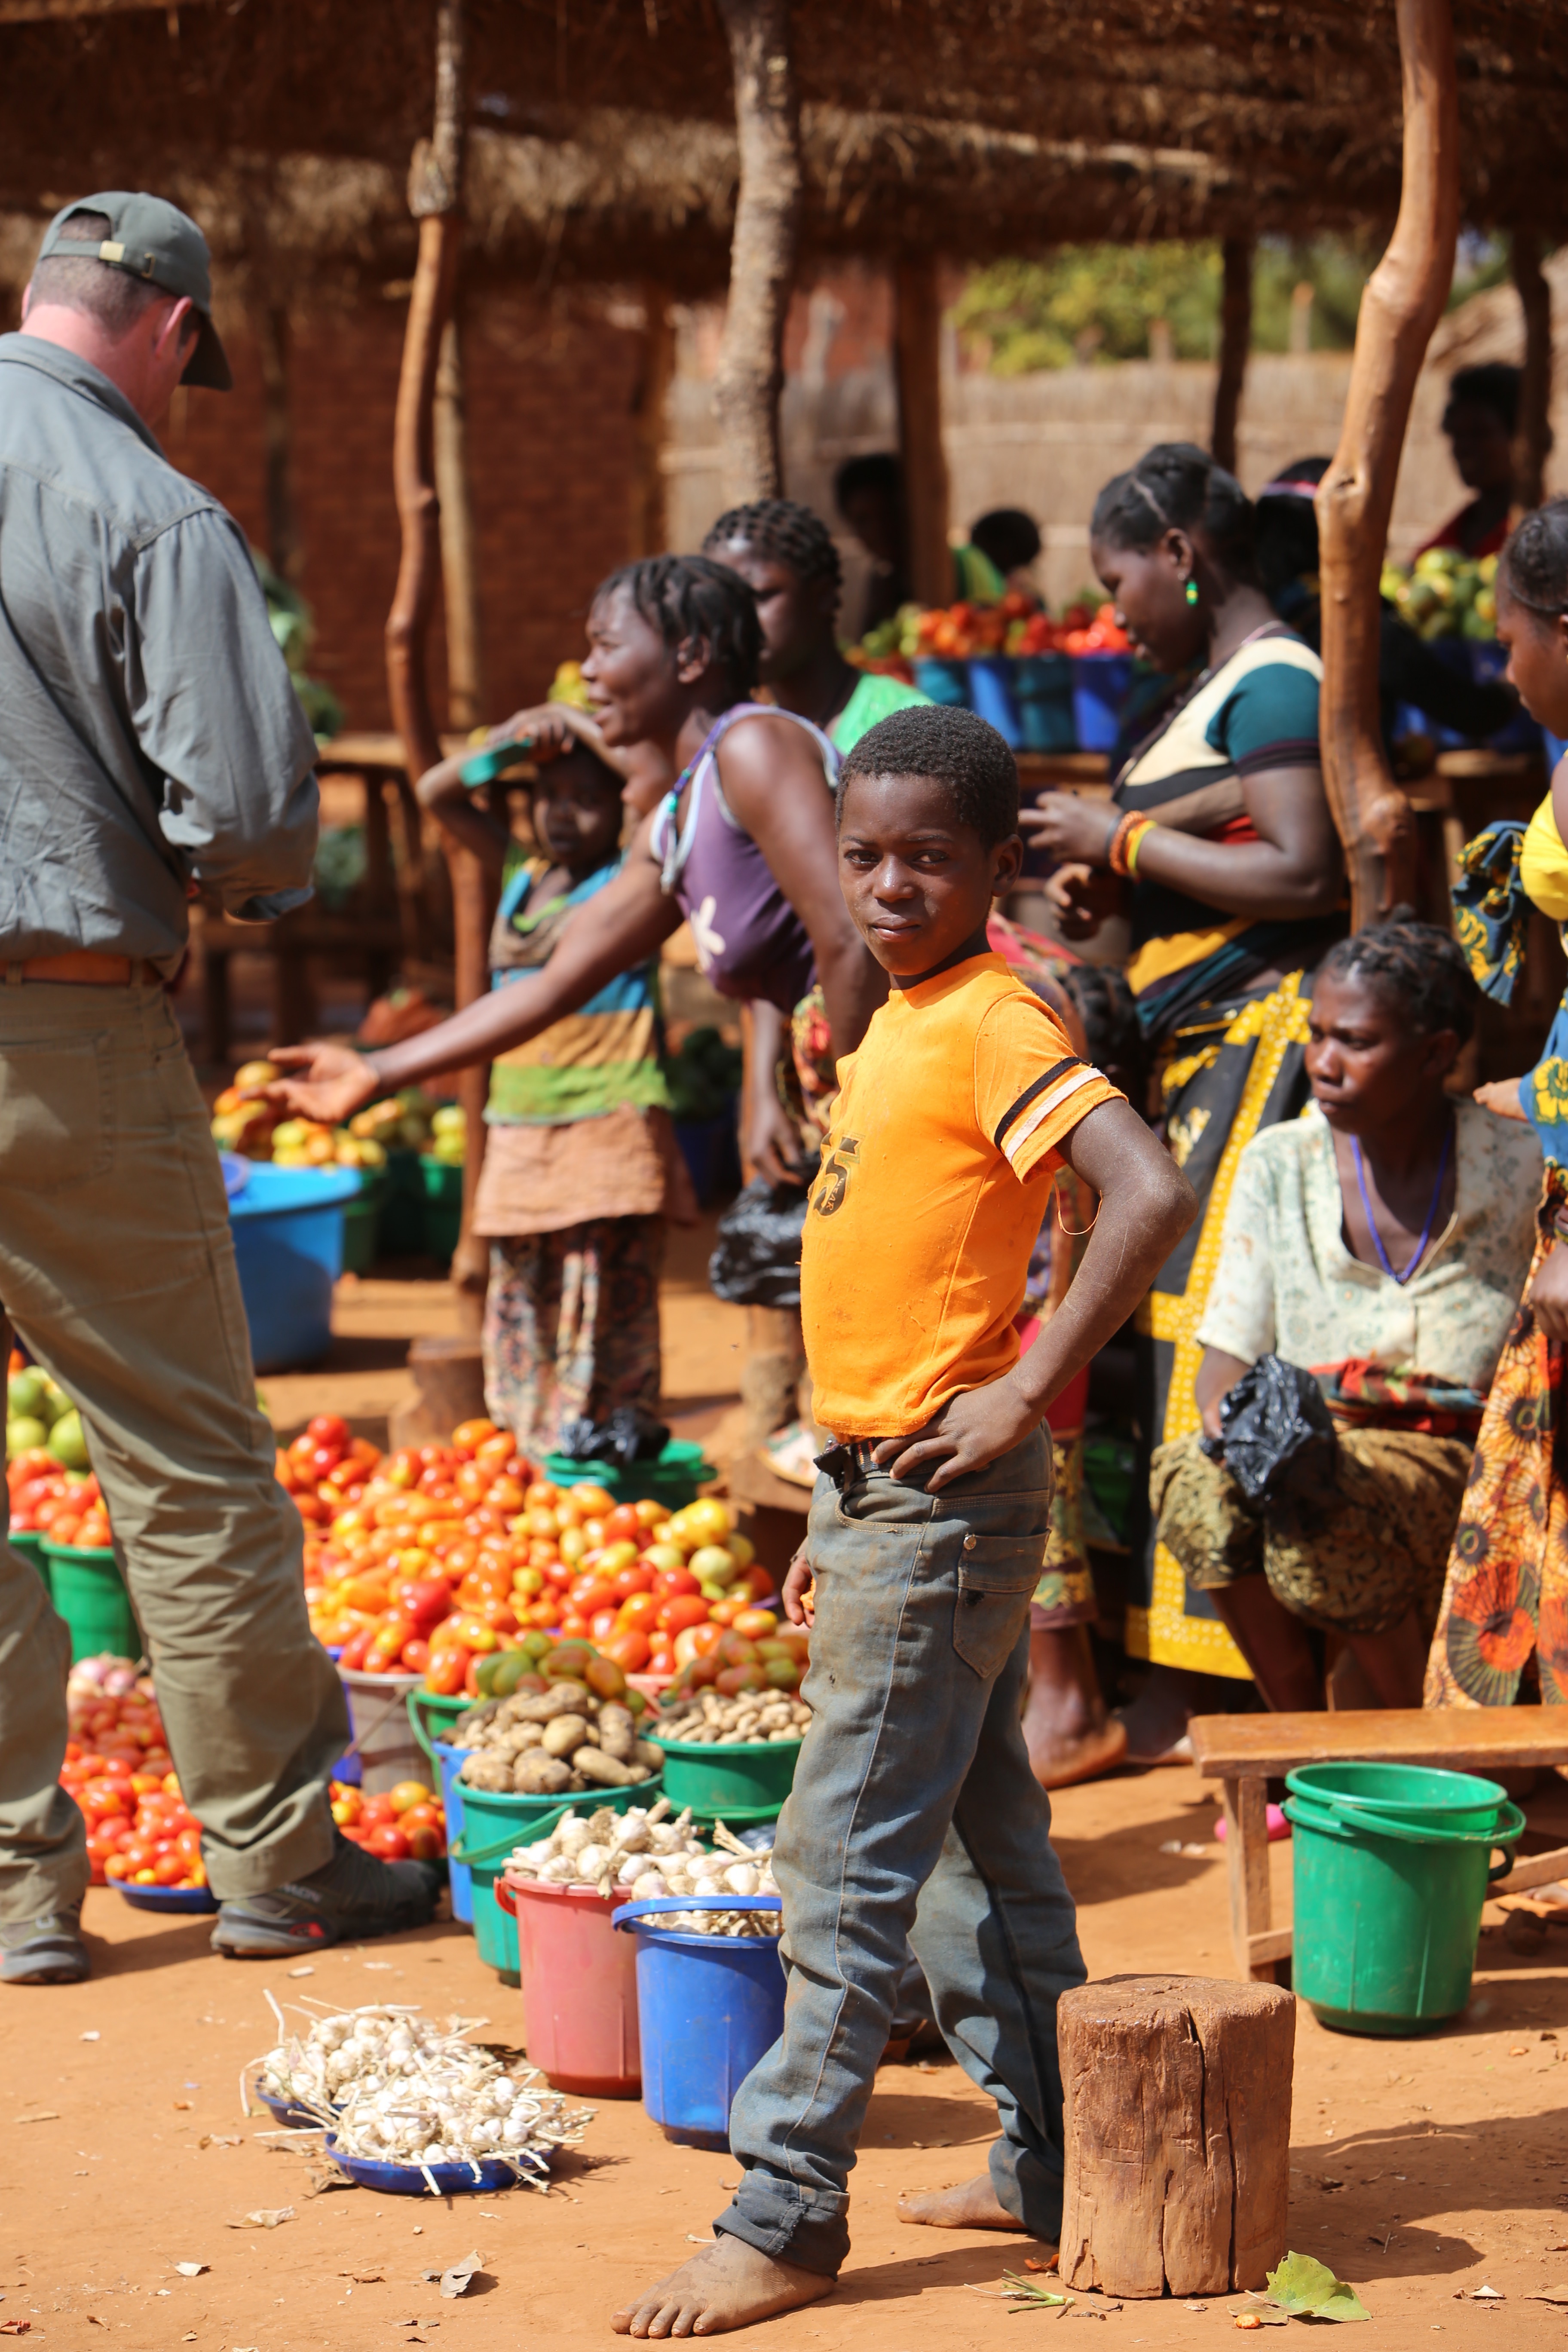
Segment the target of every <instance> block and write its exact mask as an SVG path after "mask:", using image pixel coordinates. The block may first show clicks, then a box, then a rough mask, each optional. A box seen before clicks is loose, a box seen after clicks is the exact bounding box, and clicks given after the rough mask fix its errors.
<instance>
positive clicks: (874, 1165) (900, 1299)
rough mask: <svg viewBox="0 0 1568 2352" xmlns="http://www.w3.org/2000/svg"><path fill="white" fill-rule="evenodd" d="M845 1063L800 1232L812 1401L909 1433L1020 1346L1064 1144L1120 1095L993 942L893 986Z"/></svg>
mask: <svg viewBox="0 0 1568 2352" xmlns="http://www.w3.org/2000/svg"><path fill="white" fill-rule="evenodd" d="M838 1078H839V1094H838V1098H837V1103H836V1104H835V1106H834V1110H833V1124H832V1128H831V1130H830V1132H829V1135H828V1138H827V1142H826V1147H825V1149H824V1151H823V1158H822V1166H821V1169H820V1170H819V1171H818V1173H817V1176H816V1181H815V1182H814V1183H813V1185H812V1188H811V1196H810V1202H811V1204H810V1207H809V1209H808V1211H807V1213H806V1219H805V1234H804V1236H803V1238H802V1244H801V1265H800V1296H801V1318H802V1321H803V1323H804V1325H805V1352H806V1360H807V1362H808V1363H809V1364H810V1367H811V1376H812V1382H813V1388H814V1410H815V1412H816V1419H817V1421H818V1422H819V1423H821V1424H822V1426H823V1427H824V1428H825V1429H830V1430H831V1431H832V1432H833V1433H834V1435H835V1436H836V1437H905V1436H908V1435H909V1433H910V1431H911V1430H916V1429H919V1428H920V1427H921V1424H922V1423H925V1422H927V1421H929V1420H930V1419H931V1415H932V1413H934V1412H938V1411H940V1409H941V1407H942V1405H944V1404H945V1403H946V1402H947V1401H948V1399H949V1398H950V1397H952V1396H956V1395H957V1394H958V1392H959V1391H960V1390H961V1389H973V1388H980V1387H982V1386H983V1385H984V1383H985V1382H986V1381H994V1380H999V1379H1000V1378H1001V1376H1002V1374H1003V1373H1004V1372H1005V1371H1008V1370H1011V1368H1012V1366H1013V1365H1014V1364H1016V1361H1017V1360H1018V1335H1017V1333H1016V1331H1015V1329H1014V1328H1013V1318H1014V1317H1015V1316H1016V1313H1017V1312H1018V1309H1019V1307H1021V1306H1022V1304H1023V1299H1024V1281H1025V1276H1026V1274H1027V1272H1028V1265H1029V1253H1030V1250H1031V1249H1032V1248H1033V1246H1034V1242H1035V1237H1036V1235H1037V1233H1038V1232H1039V1230H1040V1225H1041V1222H1042V1220H1043V1218H1044V1216H1045V1212H1046V1205H1047V1202H1048V1200H1049V1198H1050V1191H1051V1184H1052V1181H1053V1180H1054V1178H1055V1175H1056V1171H1057V1170H1058V1167H1059V1166H1060V1164H1061V1163H1060V1160H1059V1157H1058V1152H1057V1150H1056V1146H1057V1145H1058V1143H1059V1142H1060V1141H1061V1139H1062V1138H1063V1136H1065V1135H1067V1134H1068V1132H1069V1131H1070V1130H1071V1129H1073V1128H1074V1127H1076V1126H1077V1124H1078V1122H1079V1119H1081V1118H1084V1117H1085V1115H1086V1114H1087V1113H1088V1112H1089V1111H1091V1110H1093V1109H1094V1108H1095V1107H1096V1105H1097V1104H1099V1103H1103V1102H1113V1101H1121V1096H1120V1095H1119V1094H1118V1093H1117V1090H1116V1088H1115V1087H1113V1086H1111V1085H1110V1081H1109V1080H1108V1079H1106V1078H1103V1077H1102V1076H1100V1072H1099V1071H1098V1070H1096V1069H1093V1068H1091V1067H1090V1066H1089V1064H1088V1063H1087V1062H1084V1061H1081V1060H1079V1057H1078V1056H1077V1055H1075V1054H1074V1052H1073V1049H1072V1046H1071V1045H1070V1043H1069V1042H1068V1036H1067V1033H1066V1032H1065V1030H1063V1028H1062V1027H1061V1025H1060V1024H1059V1023H1058V1021H1057V1020H1056V1018H1055V1016H1054V1015H1053V1014H1052V1013H1050V1012H1049V1011H1048V1010H1047V1007H1046V1006H1045V1005H1044V1004H1043V1003H1041V1002H1040V999H1039V998H1038V997H1037V996H1036V995H1035V994H1034V992H1032V991H1031V990H1030V989H1028V988H1026V986H1025V984H1024V982H1022V981H1021V980H1018V979H1016V978H1015V977H1014V975H1013V973H1012V972H1011V971H1009V970H1008V968H1007V966H1006V964H1005V962H1004V961H1003V959H1002V958H1001V957H1000V956H999V955H978V956H973V957H971V958H970V959H969V960H968V961H965V962H963V963H961V964H957V965H955V966H954V967H953V968H952V970H951V971H944V972H942V973H941V974H940V975H939V976H938V977H936V978H935V979H932V980H924V981H921V982H918V983H917V984H916V985H915V986H914V987H912V988H903V989H900V988H898V987H896V986H895V987H894V988H893V990H892V991H891V992H890V993H889V998H888V1002H887V1003H886V1004H884V1005H883V1006H882V1007H881V1008H880V1009H879V1012H878V1013H876V1014H875V1016H874V1017H873V1019H872V1022H871V1025H870V1027H869V1028H868V1030H867V1032H866V1034H865V1037H864V1039H863V1040H862V1042H861V1045H860V1049H859V1051H858V1053H855V1054H849V1055H846V1056H845V1058H844V1059H843V1060H842V1061H841V1062H840V1063H839V1065H838Z"/></svg>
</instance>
